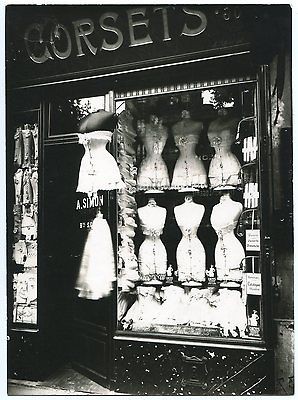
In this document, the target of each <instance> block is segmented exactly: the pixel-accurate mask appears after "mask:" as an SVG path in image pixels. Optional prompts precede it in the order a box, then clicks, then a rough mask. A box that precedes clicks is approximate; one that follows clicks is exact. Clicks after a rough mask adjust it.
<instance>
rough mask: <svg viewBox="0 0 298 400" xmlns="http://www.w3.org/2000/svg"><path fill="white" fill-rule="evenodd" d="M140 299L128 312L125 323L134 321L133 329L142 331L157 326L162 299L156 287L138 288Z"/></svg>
mask: <svg viewBox="0 0 298 400" xmlns="http://www.w3.org/2000/svg"><path fill="white" fill-rule="evenodd" d="M137 294H138V298H137V300H136V301H135V302H134V304H133V305H132V306H131V308H130V309H129V310H128V312H127V314H126V316H125V318H124V319H125V321H127V322H128V321H130V320H131V321H133V324H132V329H142V328H146V327H150V326H151V325H152V324H155V319H156V318H157V317H158V315H159V313H160V299H159V296H158V293H157V291H156V288H155V287H152V286H149V287H142V286H139V287H138V288H137Z"/></svg>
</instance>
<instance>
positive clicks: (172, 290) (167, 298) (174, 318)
mask: <svg viewBox="0 0 298 400" xmlns="http://www.w3.org/2000/svg"><path fill="white" fill-rule="evenodd" d="M162 292H163V295H162V303H161V306H160V310H159V313H158V316H157V317H156V318H155V323H156V324H161V325H178V324H181V325H182V324H187V323H188V317H187V313H186V310H187V303H186V296H185V293H184V289H183V288H181V287H179V286H168V287H164V288H163V290H162Z"/></svg>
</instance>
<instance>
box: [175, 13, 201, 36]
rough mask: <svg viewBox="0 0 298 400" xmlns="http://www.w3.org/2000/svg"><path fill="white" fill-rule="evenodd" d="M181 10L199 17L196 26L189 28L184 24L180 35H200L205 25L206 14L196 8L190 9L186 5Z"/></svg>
mask: <svg viewBox="0 0 298 400" xmlns="http://www.w3.org/2000/svg"><path fill="white" fill-rule="evenodd" d="M182 10H183V12H185V14H188V15H195V16H196V17H198V18H199V19H200V25H198V27H197V28H193V29H191V28H189V27H188V26H187V24H184V27H183V30H182V33H181V36H182V35H186V36H196V35H200V34H201V33H203V32H204V30H205V29H206V27H207V18H206V15H205V14H204V13H203V12H202V11H197V10H191V9H189V8H188V7H184V8H183V9H182Z"/></svg>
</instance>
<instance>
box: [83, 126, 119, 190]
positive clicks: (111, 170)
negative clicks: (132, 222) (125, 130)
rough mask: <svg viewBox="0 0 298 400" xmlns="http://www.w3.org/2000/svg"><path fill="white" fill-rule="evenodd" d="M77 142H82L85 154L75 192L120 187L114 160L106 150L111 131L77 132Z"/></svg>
mask: <svg viewBox="0 0 298 400" xmlns="http://www.w3.org/2000/svg"><path fill="white" fill-rule="evenodd" d="M78 136H79V143H80V144H83V146H84V148H85V154H84V155H83V158H82V160H81V167H80V172H79V180H78V186H77V192H82V193H87V194H88V195H91V194H92V193H96V192H97V191H98V190H113V189H121V188H123V187H124V183H123V182H122V180H121V176H120V172H119V168H118V165H117V163H116V160H115V159H114V157H113V156H112V154H110V153H109V152H108V151H107V150H106V144H107V143H108V142H110V141H111V138H112V132H110V131H95V132H88V133H85V134H80V133H79V134H78Z"/></svg>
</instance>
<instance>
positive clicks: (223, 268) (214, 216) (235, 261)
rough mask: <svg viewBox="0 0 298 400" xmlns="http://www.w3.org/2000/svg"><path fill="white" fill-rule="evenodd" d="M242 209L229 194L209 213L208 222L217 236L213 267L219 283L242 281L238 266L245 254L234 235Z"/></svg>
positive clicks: (222, 197)
mask: <svg viewBox="0 0 298 400" xmlns="http://www.w3.org/2000/svg"><path fill="white" fill-rule="evenodd" d="M242 209H243V206H242V204H241V203H239V202H237V201H233V200H232V199H231V198H230V195H229V194H225V195H223V196H221V198H220V202H219V203H218V204H216V205H215V206H214V207H213V210H212V213H211V217H210V222H211V225H212V227H213V229H214V230H215V232H216V233H217V236H218V241H217V243H216V247H215V267H216V271H217V280H219V281H236V282H239V281H242V273H243V271H242V270H240V264H241V261H242V260H243V258H244V257H245V252H244V249H243V246H242V244H241V243H240V241H239V240H238V239H237V238H236V236H235V234H234V229H235V228H236V225H237V222H238V219H239V217H240V215H241V212H242Z"/></svg>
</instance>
